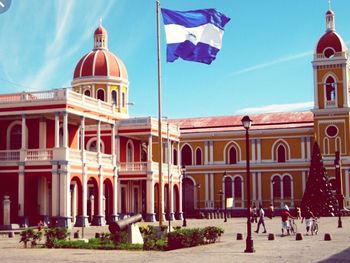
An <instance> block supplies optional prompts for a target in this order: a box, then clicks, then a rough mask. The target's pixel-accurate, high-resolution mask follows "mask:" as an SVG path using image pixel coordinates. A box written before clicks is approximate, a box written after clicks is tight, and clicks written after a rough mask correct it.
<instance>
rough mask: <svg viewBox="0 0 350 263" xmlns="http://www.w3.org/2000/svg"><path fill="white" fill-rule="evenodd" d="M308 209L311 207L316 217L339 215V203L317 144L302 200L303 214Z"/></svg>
mask: <svg viewBox="0 0 350 263" xmlns="http://www.w3.org/2000/svg"><path fill="white" fill-rule="evenodd" d="M306 207H309V208H310V210H311V212H312V213H313V214H314V215H315V216H334V215H337V213H338V202H337V199H336V198H335V194H334V193H333V192H332V189H331V184H330V183H329V180H328V177H327V175H326V169H325V168H324V167H323V161H322V156H321V153H320V147H319V146H318V143H317V142H315V143H314V145H313V149H312V156H311V164H310V171H309V177H308V180H307V183H306V188H305V191H304V195H303V198H302V200H301V211H302V213H303V212H304V211H305V209H306Z"/></svg>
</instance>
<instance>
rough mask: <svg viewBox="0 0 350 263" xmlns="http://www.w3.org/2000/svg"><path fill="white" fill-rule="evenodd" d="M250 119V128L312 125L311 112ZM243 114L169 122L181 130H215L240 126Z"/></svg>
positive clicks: (275, 114) (281, 113) (262, 115)
mask: <svg viewBox="0 0 350 263" xmlns="http://www.w3.org/2000/svg"><path fill="white" fill-rule="evenodd" d="M249 117H250V118H251V119H252V120H253V123H252V129H259V130H260V129H272V128H274V129H276V128H291V127H310V126H313V120H314V119H313V113H312V112H279V113H264V114H256V115H250V116H249ZM242 118H243V115H235V116H212V117H200V118H185V119H173V120H170V122H171V123H174V124H177V125H178V126H179V127H180V129H181V130H187V129H196V130H197V131H198V132H199V131H202V132H205V131H209V130H212V129H215V130H222V131H224V130H235V129H237V130H238V129H241V128H242V122H241V119H242Z"/></svg>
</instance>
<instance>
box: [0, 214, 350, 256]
mask: <svg viewBox="0 0 350 263" xmlns="http://www.w3.org/2000/svg"><path fill="white" fill-rule="evenodd" d="M337 222H338V219H337V218H321V219H320V220H319V225H320V233H319V234H318V235H317V236H305V235H303V240H301V241H296V240H295V237H294V236H284V237H281V235H280V232H281V230H280V218H278V217H277V218H274V219H272V220H270V219H267V220H266V226H267V231H268V233H274V234H275V240H273V241H269V240H268V239H267V234H262V233H259V234H256V233H254V232H253V240H254V247H255V250H256V252H255V253H252V254H247V253H243V251H244V249H245V240H240V241H238V240H236V235H237V233H243V235H244V238H245V236H246V220H245V219H244V218H229V219H228V222H227V223H224V222H223V219H213V220H187V223H188V227H202V226H207V225H216V226H221V227H223V228H224V229H225V234H224V235H223V236H222V237H221V239H220V242H218V243H216V244H213V245H206V246H200V247H193V248H188V249H181V250H175V251H169V252H143V251H141V252H140V251H138V252H130V251H96V250H71V249H22V244H19V243H18V241H19V237H18V236H16V237H15V238H7V237H4V236H1V235H0V259H1V260H0V261H1V262H2V263H6V262H25V263H34V262H35V263H37V262H51V261H52V262H170V263H171V262H177V263H178V262H191V263H196V262H200V263H203V262H259V263H260V262H298V263H304V262H350V242H349V241H350V217H346V218H343V228H338V227H337V226H338V223H337ZM181 223H182V222H180V221H176V222H174V223H173V225H181ZM141 224H145V223H141ZM297 224H298V232H301V233H304V232H305V227H304V225H302V224H301V223H300V220H298V222H297ZM255 228H256V224H253V225H252V230H253V231H254V230H255ZM74 231H75V230H72V231H71V233H73V232H74ZM106 231H107V228H106V227H90V228H86V229H85V237H92V236H94V234H95V232H106ZM325 233H330V234H331V235H332V240H331V241H324V240H323V239H324V234H325Z"/></svg>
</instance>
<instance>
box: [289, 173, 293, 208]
mask: <svg viewBox="0 0 350 263" xmlns="http://www.w3.org/2000/svg"><path fill="white" fill-rule="evenodd" d="M290 195H291V206H292V207H294V180H293V178H292V180H291V193H290Z"/></svg>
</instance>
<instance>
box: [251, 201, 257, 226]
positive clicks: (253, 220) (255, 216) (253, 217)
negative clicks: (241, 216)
mask: <svg viewBox="0 0 350 263" xmlns="http://www.w3.org/2000/svg"><path fill="white" fill-rule="evenodd" d="M252 211H253V216H252V220H251V222H252V223H254V222H255V223H257V222H258V209H257V208H256V206H255V204H254V205H253V210H252Z"/></svg>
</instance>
